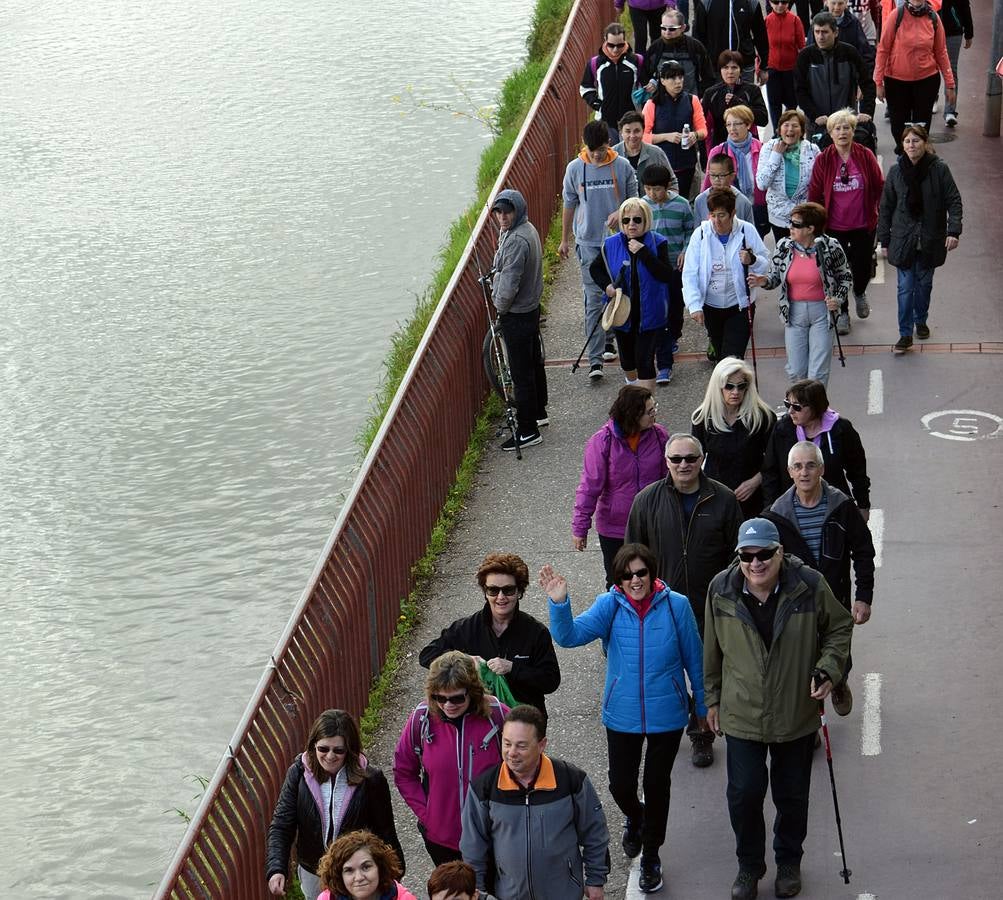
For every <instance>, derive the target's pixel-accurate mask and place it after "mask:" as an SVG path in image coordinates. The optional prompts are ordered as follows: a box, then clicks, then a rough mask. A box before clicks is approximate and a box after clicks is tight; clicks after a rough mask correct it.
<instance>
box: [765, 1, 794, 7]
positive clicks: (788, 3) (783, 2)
mask: <svg viewBox="0 0 1003 900" xmlns="http://www.w3.org/2000/svg"><path fill="white" fill-rule="evenodd" d="M770 3H772V4H773V5H774V6H790V5H791V0H770Z"/></svg>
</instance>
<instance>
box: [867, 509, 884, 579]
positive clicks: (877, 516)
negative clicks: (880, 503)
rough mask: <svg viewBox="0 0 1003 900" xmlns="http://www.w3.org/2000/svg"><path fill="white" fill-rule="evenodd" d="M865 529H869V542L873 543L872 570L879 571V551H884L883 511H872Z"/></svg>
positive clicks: (880, 559)
mask: <svg viewBox="0 0 1003 900" xmlns="http://www.w3.org/2000/svg"><path fill="white" fill-rule="evenodd" d="M867 527H868V528H870V529H871V540H872V541H873V542H874V568H875V569H880V568H881V563H882V552H881V551H882V550H883V549H884V542H885V511H884V510H883V509H872V510H871V515H870V518H869V519H868V520H867Z"/></svg>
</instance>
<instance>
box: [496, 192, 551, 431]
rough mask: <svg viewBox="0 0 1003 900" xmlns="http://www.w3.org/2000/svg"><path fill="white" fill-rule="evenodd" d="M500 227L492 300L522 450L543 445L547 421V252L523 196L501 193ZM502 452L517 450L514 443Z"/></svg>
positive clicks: (514, 193) (497, 208) (498, 205)
mask: <svg viewBox="0 0 1003 900" xmlns="http://www.w3.org/2000/svg"><path fill="white" fill-rule="evenodd" d="M491 212H492V213H493V214H494V219H495V222H496V223H497V225H498V231H499V235H498V249H497V251H496V252H495V258H494V262H493V263H492V266H491V270H492V282H491V297H492V299H493V300H494V304H495V309H497V310H498V322H499V324H500V325H501V330H502V335H503V336H504V337H505V346H506V348H507V350H508V365H509V371H510V372H511V373H512V381H513V382H514V383H515V405H516V407H517V410H518V412H517V419H518V427H519V446H520V447H531V446H532V445H533V444H539V443H540V441H541V440H542V438H541V437H540V426H541V425H546V424H547V423H548V420H547V374H546V372H545V371H544V368H543V351H542V348H541V345H540V297H542V296H543V250H542V248H541V246H540V235H539V233H538V232H537V230H536V228H535V227H534V226H533V223H532V222H530V221H529V217H528V215H527V213H526V200H525V199H524V198H523V196H522V194H520V193H519V192H518V191H501V192H500V193H499V194H498V196H497V197H496V198H495V202H494V203H492V204H491ZM501 448H502V450H515V439H514V438H509V439H508V440H507V441H505V443H503V444H502V445H501Z"/></svg>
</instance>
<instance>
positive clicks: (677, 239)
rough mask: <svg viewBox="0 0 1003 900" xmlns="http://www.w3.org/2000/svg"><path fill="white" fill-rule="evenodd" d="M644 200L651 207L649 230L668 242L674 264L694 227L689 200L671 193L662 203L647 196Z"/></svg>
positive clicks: (670, 258) (670, 257)
mask: <svg viewBox="0 0 1003 900" xmlns="http://www.w3.org/2000/svg"><path fill="white" fill-rule="evenodd" d="M644 201H645V203H647V204H648V205H649V206H650V207H651V230H652V231H654V232H656V233H657V234H660V235H661V236H662V237H663V238H665V239H666V240H667V241H668V242H669V260H670V262H671V263H672V265H673V266H675V264H676V258H677V257H678V256H679V254H680V253H682V252H683V251H684V250H685V249H686V245H687V244H688V243H689V240H690V235H691V234H693V229H694V227H695V223H694V221H693V210H692V209H690V204H689V201H688V200H687V199H686V198H685V197H682V196H680V195H679V194H672V195H671V196H670V197H669V199H668V200H666V201H665V202H664V203H655V202H654V201H653V200H650V199H649V198H648V197H645V198H644Z"/></svg>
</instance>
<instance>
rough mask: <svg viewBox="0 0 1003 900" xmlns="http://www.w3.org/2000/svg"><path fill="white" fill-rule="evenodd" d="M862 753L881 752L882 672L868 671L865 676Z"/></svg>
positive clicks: (872, 753)
mask: <svg viewBox="0 0 1003 900" xmlns="http://www.w3.org/2000/svg"><path fill="white" fill-rule="evenodd" d="M860 753H861V755H862V756H878V755H879V754H880V753H881V674H880V673H879V672H868V673H867V674H866V675H865V676H864V714H863V722H862V723H861V728H860Z"/></svg>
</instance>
